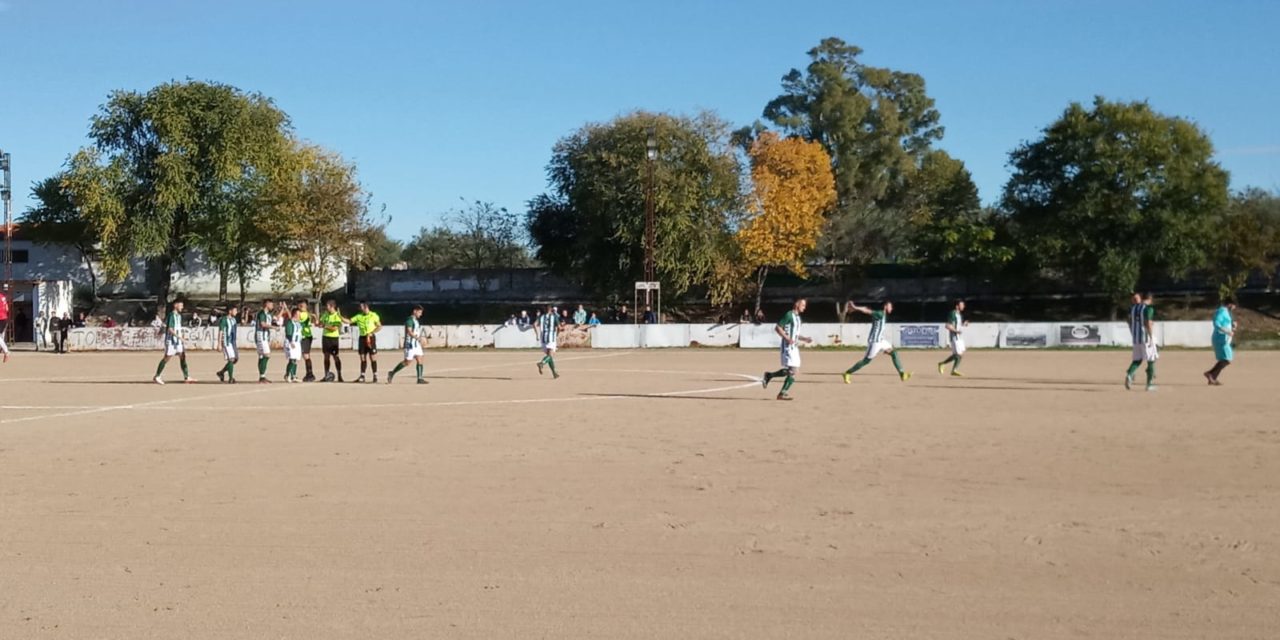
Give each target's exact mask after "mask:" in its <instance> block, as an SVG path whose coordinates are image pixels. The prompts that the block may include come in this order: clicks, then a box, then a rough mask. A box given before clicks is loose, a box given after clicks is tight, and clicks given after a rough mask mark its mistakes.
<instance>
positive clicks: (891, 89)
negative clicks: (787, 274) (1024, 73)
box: [764, 38, 943, 264]
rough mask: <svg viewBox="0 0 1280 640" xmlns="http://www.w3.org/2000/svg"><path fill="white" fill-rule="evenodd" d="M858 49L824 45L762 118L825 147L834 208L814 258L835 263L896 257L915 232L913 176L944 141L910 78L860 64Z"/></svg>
mask: <svg viewBox="0 0 1280 640" xmlns="http://www.w3.org/2000/svg"><path fill="white" fill-rule="evenodd" d="M861 54H862V49H860V48H858V47H856V46H854V45H851V44H848V43H846V42H844V41H843V40H841V39H839V38H827V39H825V40H823V41H822V42H821V43H820V44H819V45H818V46H817V47H815V48H813V49H811V50H810V51H809V53H808V55H809V59H810V62H809V65H808V66H807V67H806V68H805V69H804V70H803V71H802V70H799V69H792V70H791V71H790V72H789V73H787V74H786V75H785V76H783V78H782V94H781V95H779V96H778V97H777V98H774V99H773V100H772V101H770V102H769V104H768V105H766V106H765V109H764V117H765V118H766V119H767V120H769V121H770V122H772V123H773V124H775V125H777V126H778V127H781V128H782V129H783V130H784V131H785V132H787V133H788V134H792V135H798V136H801V137H803V138H805V139H807V140H814V141H817V142H819V143H821V144H822V145H823V147H825V148H826V150H827V153H828V154H829V155H830V156H831V161H832V168H833V169H834V171H835V178H836V193H837V195H838V200H837V205H836V207H835V208H834V210H833V212H832V215H831V216H830V217H829V221H828V225H827V229H826V232H825V233H824V234H823V239H822V241H821V242H820V244H819V246H818V254H819V257H820V258H823V259H825V260H827V261H829V262H831V263H834V264H850V263H853V264H863V263H866V262H869V261H872V260H881V259H885V258H894V257H898V256H899V255H900V254H901V253H903V252H904V251H905V250H906V249H907V245H908V239H909V235H910V233H909V232H910V229H911V227H912V222H913V221H912V218H911V211H909V210H908V209H906V208H905V207H904V205H903V203H904V202H907V201H909V200H910V199H911V189H910V187H911V180H910V179H911V177H912V175H913V174H914V173H915V172H916V171H917V169H918V168H919V167H920V165H921V163H922V160H923V158H924V156H925V154H926V153H928V151H929V149H930V146H931V145H932V144H933V142H934V141H936V140H938V139H940V138H941V137H942V132H943V130H942V127H941V126H940V125H939V124H938V123H939V118H940V116H939V114H938V111H937V109H935V108H934V102H933V99H932V98H930V97H929V96H928V94H927V93H926V92H925V82H924V78H922V77H921V76H919V75H917V74H914V73H907V72H903V71H895V70H893V69H886V68H881V67H873V66H869V65H866V64H863V63H862V61H861V60H859V56H860V55H861Z"/></svg>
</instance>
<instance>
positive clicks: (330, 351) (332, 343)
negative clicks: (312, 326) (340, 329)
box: [320, 336, 338, 356]
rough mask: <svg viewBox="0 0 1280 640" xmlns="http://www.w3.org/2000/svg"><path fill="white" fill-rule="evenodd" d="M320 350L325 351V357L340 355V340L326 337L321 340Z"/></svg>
mask: <svg viewBox="0 0 1280 640" xmlns="http://www.w3.org/2000/svg"><path fill="white" fill-rule="evenodd" d="M320 348H321V349H322V350H324V353H325V355H329V356H336V355H338V339H337V338H336V337H331V336H324V337H323V338H320Z"/></svg>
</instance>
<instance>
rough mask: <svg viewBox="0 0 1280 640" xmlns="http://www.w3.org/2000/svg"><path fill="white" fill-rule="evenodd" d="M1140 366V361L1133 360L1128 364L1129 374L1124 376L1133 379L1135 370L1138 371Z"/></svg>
mask: <svg viewBox="0 0 1280 640" xmlns="http://www.w3.org/2000/svg"><path fill="white" fill-rule="evenodd" d="M1140 366H1142V361H1141V360H1134V361H1133V362H1132V363H1130V364H1129V372H1128V373H1126V374H1125V375H1126V376H1128V377H1130V378H1132V377H1133V374H1134V372H1135V371H1137V370H1138V367H1140Z"/></svg>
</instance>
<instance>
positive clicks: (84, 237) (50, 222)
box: [20, 174, 100, 300]
mask: <svg viewBox="0 0 1280 640" xmlns="http://www.w3.org/2000/svg"><path fill="white" fill-rule="evenodd" d="M64 179H65V176H64V175H62V174H58V175H55V176H52V177H49V178H45V179H44V180H41V181H39V182H37V183H35V184H34V185H32V186H31V197H32V198H33V199H34V200H35V202H36V204H35V205H33V206H32V207H30V208H29V209H27V211H26V213H24V214H23V215H22V219H21V220H20V222H21V223H22V230H23V233H25V234H26V235H27V237H28V238H30V239H31V241H32V242H37V243H40V244H56V245H63V246H70V247H74V248H75V250H76V252H77V253H78V254H79V255H80V260H81V261H82V262H84V267H85V270H86V271H88V272H89V287H90V291H91V292H92V296H93V298H94V299H95V300H96V299H97V297H98V274H97V270H96V269H94V265H93V261H94V259H95V257H96V255H97V251H98V242H99V241H100V236H99V234H98V229H97V227H95V226H94V225H93V224H92V223H91V222H90V221H89V220H88V219H87V218H86V217H85V216H84V215H82V214H81V212H80V209H79V207H76V205H75V202H74V201H73V200H72V199H71V193H70V192H69V191H68V190H67V188H66V187H65V186H64V185H63V181H64Z"/></svg>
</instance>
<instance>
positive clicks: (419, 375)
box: [417, 365, 423, 380]
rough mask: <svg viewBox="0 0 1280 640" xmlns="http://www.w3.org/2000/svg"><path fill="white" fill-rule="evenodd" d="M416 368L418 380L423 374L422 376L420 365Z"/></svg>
mask: <svg viewBox="0 0 1280 640" xmlns="http://www.w3.org/2000/svg"><path fill="white" fill-rule="evenodd" d="M417 369H418V379H419V380H421V379H422V377H423V376H422V365H418V367H417Z"/></svg>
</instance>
